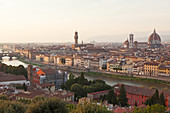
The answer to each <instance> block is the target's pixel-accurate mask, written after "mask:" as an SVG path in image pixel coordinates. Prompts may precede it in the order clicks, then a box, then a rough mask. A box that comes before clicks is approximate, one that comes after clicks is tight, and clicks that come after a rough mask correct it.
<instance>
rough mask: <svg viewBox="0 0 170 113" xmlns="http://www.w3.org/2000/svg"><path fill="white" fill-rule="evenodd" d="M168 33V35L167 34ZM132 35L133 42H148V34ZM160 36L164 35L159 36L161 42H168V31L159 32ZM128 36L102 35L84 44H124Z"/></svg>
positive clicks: (169, 35)
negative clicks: (92, 42)
mask: <svg viewBox="0 0 170 113" xmlns="http://www.w3.org/2000/svg"><path fill="white" fill-rule="evenodd" d="M168 33H169V34H168ZM133 34H134V40H135V41H141V42H147V41H148V37H149V35H148V34H151V33H149V32H137V33H133ZM158 34H159V35H160V34H166V35H160V37H161V39H162V41H169V42H170V31H169V32H167V31H165V32H161V33H158ZM128 35H129V34H120V35H103V36H95V37H91V38H89V39H87V40H85V41H86V42H91V41H96V42H124V41H125V40H126V39H127V38H128V39H129V36H128Z"/></svg>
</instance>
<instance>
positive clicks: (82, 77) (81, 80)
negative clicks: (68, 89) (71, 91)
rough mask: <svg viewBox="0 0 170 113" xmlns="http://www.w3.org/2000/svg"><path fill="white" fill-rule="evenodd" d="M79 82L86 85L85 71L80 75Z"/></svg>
mask: <svg viewBox="0 0 170 113" xmlns="http://www.w3.org/2000/svg"><path fill="white" fill-rule="evenodd" d="M77 83H78V84H80V85H82V86H84V85H85V78H84V73H83V72H82V73H81V75H80V77H78V82H77Z"/></svg>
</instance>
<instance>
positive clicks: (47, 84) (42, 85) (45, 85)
mask: <svg viewBox="0 0 170 113" xmlns="http://www.w3.org/2000/svg"><path fill="white" fill-rule="evenodd" d="M39 86H40V87H42V88H44V87H47V86H55V84H51V83H44V84H40V85H39Z"/></svg>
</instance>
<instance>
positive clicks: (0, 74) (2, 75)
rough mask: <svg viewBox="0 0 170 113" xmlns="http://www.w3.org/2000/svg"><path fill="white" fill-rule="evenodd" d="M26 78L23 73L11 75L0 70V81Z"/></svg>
mask: <svg viewBox="0 0 170 113" xmlns="http://www.w3.org/2000/svg"><path fill="white" fill-rule="evenodd" d="M20 80H26V78H25V76H24V75H12V74H7V73H3V72H0V82H6V81H20Z"/></svg>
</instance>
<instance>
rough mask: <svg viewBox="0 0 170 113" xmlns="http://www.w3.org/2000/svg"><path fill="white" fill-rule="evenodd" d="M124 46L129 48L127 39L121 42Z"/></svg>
mask: <svg viewBox="0 0 170 113" xmlns="http://www.w3.org/2000/svg"><path fill="white" fill-rule="evenodd" d="M123 46H124V48H129V41H128V39H127V40H126V41H125V42H124V43H123Z"/></svg>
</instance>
